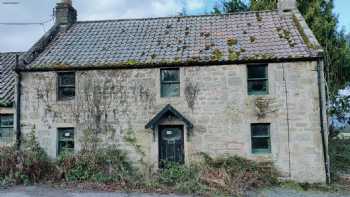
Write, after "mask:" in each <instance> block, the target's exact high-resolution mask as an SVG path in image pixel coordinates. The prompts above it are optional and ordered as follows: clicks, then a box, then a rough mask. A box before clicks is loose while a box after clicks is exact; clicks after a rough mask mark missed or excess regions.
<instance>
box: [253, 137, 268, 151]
mask: <svg viewBox="0 0 350 197" xmlns="http://www.w3.org/2000/svg"><path fill="white" fill-rule="evenodd" d="M252 147H253V152H254V149H265V150H269V149H270V148H269V147H270V146H269V138H268V137H266V138H252Z"/></svg>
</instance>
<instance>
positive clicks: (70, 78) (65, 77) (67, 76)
mask: <svg viewBox="0 0 350 197" xmlns="http://www.w3.org/2000/svg"><path fill="white" fill-rule="evenodd" d="M59 81H60V85H62V86H65V85H70V86H74V85H75V74H74V73H60V74H59Z"/></svg>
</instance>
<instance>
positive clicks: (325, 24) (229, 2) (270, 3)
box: [214, 0, 350, 100]
mask: <svg viewBox="0 0 350 197" xmlns="http://www.w3.org/2000/svg"><path fill="white" fill-rule="evenodd" d="M333 2H334V0H312V1H310V0H297V3H298V9H299V11H300V12H301V14H302V15H303V16H304V18H305V20H306V23H307V24H308V25H309V27H310V28H311V30H312V31H313V32H314V34H315V36H316V38H317V40H318V41H319V42H320V44H321V46H322V47H323V49H324V52H325V53H324V62H325V73H326V79H327V84H328V90H329V93H330V95H331V99H332V100H333V99H335V96H336V94H337V92H338V90H339V89H341V88H344V87H345V86H346V85H347V84H348V83H349V81H350V47H349V40H350V35H348V36H345V33H344V31H337V24H338V19H337V16H336V15H334V14H333V8H334V5H333ZM247 8H249V9H247ZM276 8H277V0H251V1H249V2H246V1H242V0H226V1H222V9H221V10H219V11H221V12H217V8H215V9H214V12H216V13H229V12H237V11H245V10H252V11H259V10H273V9H276Z"/></svg>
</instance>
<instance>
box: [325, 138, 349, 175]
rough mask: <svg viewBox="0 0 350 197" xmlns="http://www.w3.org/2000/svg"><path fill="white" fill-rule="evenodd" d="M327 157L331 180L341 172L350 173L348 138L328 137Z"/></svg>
mask: <svg viewBox="0 0 350 197" xmlns="http://www.w3.org/2000/svg"><path fill="white" fill-rule="evenodd" d="M329 157H330V166H331V175H332V180H333V181H336V179H337V176H338V175H339V174H343V173H350V139H342V138H330V139H329Z"/></svg>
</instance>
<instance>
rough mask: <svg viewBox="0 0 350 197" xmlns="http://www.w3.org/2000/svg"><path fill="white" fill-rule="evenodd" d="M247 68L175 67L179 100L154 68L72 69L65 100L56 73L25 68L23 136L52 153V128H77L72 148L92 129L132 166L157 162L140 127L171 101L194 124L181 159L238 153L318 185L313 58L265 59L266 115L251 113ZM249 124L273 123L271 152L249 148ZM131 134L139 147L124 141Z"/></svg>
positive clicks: (152, 141) (151, 140)
mask: <svg viewBox="0 0 350 197" xmlns="http://www.w3.org/2000/svg"><path fill="white" fill-rule="evenodd" d="M246 73H247V71H246V65H222V66H198V67H196V66H193V67H181V68H180V81H181V85H180V87H181V90H180V97H174V98H161V97H160V70H159V68H149V69H122V70H118V69H115V70H91V71H77V72H76V97H75V100H71V101H57V94H56V92H57V90H56V88H57V87H56V84H57V82H56V75H57V74H56V73H55V72H28V73H23V78H22V86H23V88H22V91H23V92H22V103H21V118H22V120H21V122H22V124H21V127H22V133H24V134H26V133H28V132H30V131H31V130H32V129H33V128H34V129H35V130H36V133H37V135H38V139H39V141H40V144H41V145H42V147H44V148H45V150H46V151H47V152H48V154H49V156H50V157H53V158H54V157H56V156H57V128H62V127H74V128H75V133H76V134H75V144H76V147H75V149H76V151H78V150H79V148H80V147H81V146H82V140H81V139H82V138H83V133H84V131H86V130H88V129H93V130H95V131H98V132H99V138H100V139H101V140H102V142H103V144H117V145H121V146H120V147H121V148H124V149H126V150H128V152H129V153H130V154H129V155H130V158H131V159H132V160H134V161H135V163H140V162H139V161H142V162H143V163H145V164H147V165H149V166H153V167H157V163H158V152H157V148H156V147H157V140H158V139H157V136H153V131H152V130H149V129H145V125H146V124H147V122H148V121H149V120H150V119H152V118H153V117H154V115H155V114H157V113H158V112H159V111H160V110H161V109H162V108H163V107H164V106H166V105H167V104H171V105H172V106H173V107H174V108H176V109H177V110H178V111H179V112H180V113H182V114H183V115H184V116H185V117H186V118H188V119H189V120H190V121H191V122H192V123H193V125H194V128H193V129H192V131H191V134H190V135H185V138H186V139H185V161H186V163H189V162H191V160H194V159H195V158H196V153H199V152H206V153H209V154H210V155H212V156H219V155H224V154H229V155H234V154H238V155H241V156H244V157H247V158H251V159H256V160H271V161H273V162H274V163H275V164H276V166H277V167H278V168H279V169H280V170H281V172H282V173H283V175H284V176H286V177H288V176H289V173H291V174H290V175H291V178H292V179H295V180H298V181H301V182H302V181H308V182H324V181H325V170H324V162H323V153H322V142H321V134H320V112H319V110H320V107H319V93H318V88H317V87H318V84H317V83H318V82H317V69H316V62H295V63H271V64H269V66H268V77H269V84H268V85H269V95H267V96H264V98H267V100H269V102H270V108H273V109H272V110H270V111H269V113H267V114H266V116H265V117H260V116H257V110H256V105H255V103H256V98H257V96H248V94H247V74H246ZM286 86H287V91H286ZM286 94H287V95H286ZM286 98H287V99H286ZM287 101H288V102H287ZM287 106H288V110H287ZM287 113H288V116H289V123H288V120H287ZM250 123H271V148H272V153H271V154H252V153H251V136H250V135H251V134H250ZM288 125H289V128H288ZM185 132H189V131H187V130H185ZM288 132H289V135H288ZM130 134H133V135H135V137H136V139H137V143H138V144H139V145H140V149H141V151H140V150H136V148H135V146H132V145H130V144H129V143H128V142H127V141H126V140H125V136H126V135H130ZM288 136H289V137H288ZM141 159H142V160H141Z"/></svg>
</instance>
